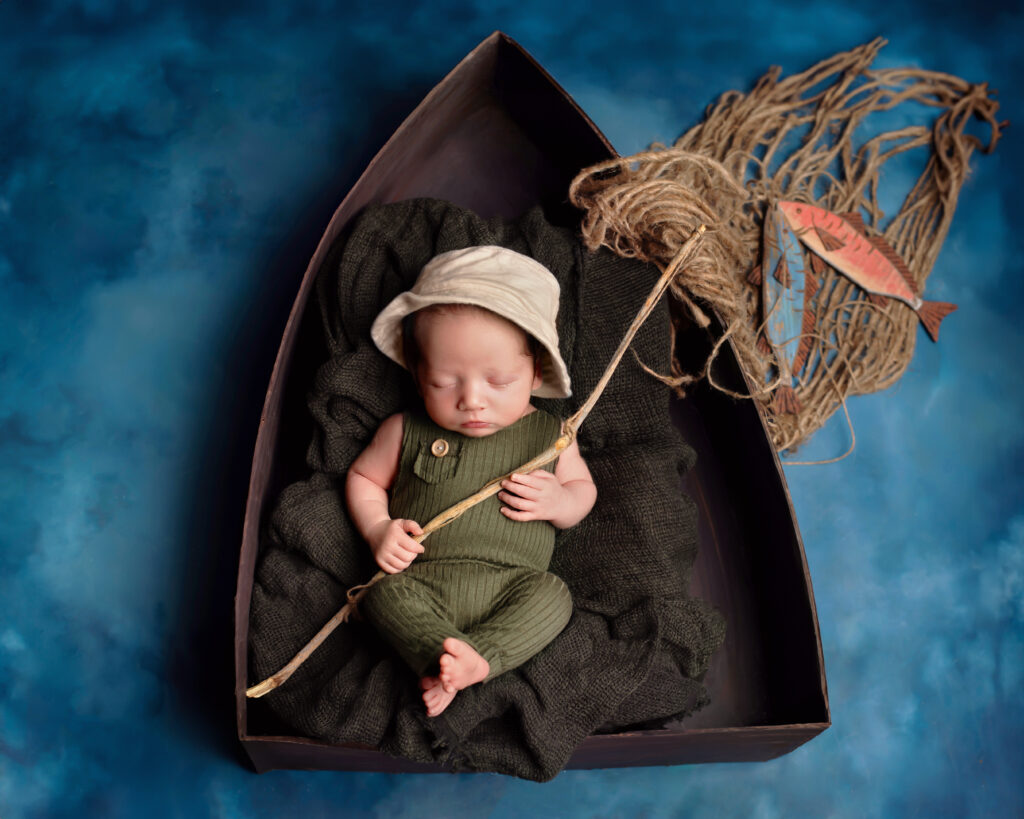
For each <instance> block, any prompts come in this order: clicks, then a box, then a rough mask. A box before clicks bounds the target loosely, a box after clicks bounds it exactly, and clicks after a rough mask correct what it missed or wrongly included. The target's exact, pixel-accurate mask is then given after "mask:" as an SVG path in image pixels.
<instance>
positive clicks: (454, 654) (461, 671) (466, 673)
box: [438, 637, 491, 696]
mask: <svg viewBox="0 0 1024 819" xmlns="http://www.w3.org/2000/svg"><path fill="white" fill-rule="evenodd" d="M443 645H444V651H445V653H444V654H442V655H441V659H440V660H439V661H438V662H439V664H440V666H441V674H440V679H441V685H442V687H443V688H444V690H445V691H447V692H448V693H450V694H451V695H452V696H455V692H456V691H461V690H462V689H463V688H468V687H469V686H471V685H473V684H474V683H478V682H482V681H483V680H485V679H486V678H487V675H488V674H489V673H490V671H491V666H490V665H489V664H488V662H487V660H485V659H484V658H483V657H481V656H480V655H479V654H478V653H477V651H476V649H475V648H473V646H471V645H470V644H469V643H466V642H463V641H462V640H458V639H456V638H455V637H449V638H448V639H446V640H445V641H444V644H443Z"/></svg>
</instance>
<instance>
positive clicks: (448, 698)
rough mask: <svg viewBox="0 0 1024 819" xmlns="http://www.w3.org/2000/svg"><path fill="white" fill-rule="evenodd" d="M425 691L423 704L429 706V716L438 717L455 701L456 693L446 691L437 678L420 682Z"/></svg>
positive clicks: (429, 678)
mask: <svg viewBox="0 0 1024 819" xmlns="http://www.w3.org/2000/svg"><path fill="white" fill-rule="evenodd" d="M420 688H422V689H423V704H424V705H426V706H427V716H428V717H436V716H437V715H438V714H440V713H441V712H442V711H444V709H445V708H447V707H448V706H449V705H451V702H452V700H453V699H455V693H456V692H455V691H452V692H448V691H446V690H445V688H444V686H443V685H442V684H441V681H440V680H439V679H438V678H437V677H424V678H423V679H422V680H420Z"/></svg>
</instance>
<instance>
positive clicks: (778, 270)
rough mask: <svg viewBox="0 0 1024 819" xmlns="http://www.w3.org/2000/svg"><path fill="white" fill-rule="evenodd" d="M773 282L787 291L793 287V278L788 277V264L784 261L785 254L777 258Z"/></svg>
mask: <svg viewBox="0 0 1024 819" xmlns="http://www.w3.org/2000/svg"><path fill="white" fill-rule="evenodd" d="M775 281H777V282H778V283H779V284H781V285H782V286H783V287H785V288H787V289H788V288H789V287H791V286H792V285H793V277H792V276H790V275H789V262H787V261H786V256H785V254H783V255H782V256H781V257H779V263H778V264H777V265H775Z"/></svg>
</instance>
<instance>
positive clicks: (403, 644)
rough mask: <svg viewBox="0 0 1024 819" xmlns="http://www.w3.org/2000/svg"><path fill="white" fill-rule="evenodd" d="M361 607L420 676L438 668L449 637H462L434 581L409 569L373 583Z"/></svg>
mask: <svg viewBox="0 0 1024 819" xmlns="http://www.w3.org/2000/svg"><path fill="white" fill-rule="evenodd" d="M359 609H360V611H361V612H362V614H363V616H364V617H365V618H366V619H367V620H368V621H369V622H370V623H372V624H373V625H374V627H375V628H376V629H377V632H378V633H379V634H380V635H381V636H382V637H383V638H384V639H385V640H387V641H388V642H389V643H390V644H391V645H392V646H393V647H394V649H395V651H397V652H398V654H399V655H400V656H401V657H402V659H403V660H405V662H406V663H408V665H409V667H410V668H412V670H413V671H414V672H415V673H416V674H417V675H418V676H420V677H422V676H424V675H425V674H427V672H428V671H432V670H433V669H435V668H436V667H437V659H438V657H439V656H440V655H441V652H442V650H443V643H444V640H445V638H446V637H450V636H452V635H453V634H457V635H459V636H462V632H461V631H459V630H458V629H457V628H456V627H455V624H454V622H453V618H452V616H451V615H450V613H449V611H448V607H447V606H446V605H445V602H444V600H442V599H441V597H440V595H438V594H437V593H436V592H435V591H434V589H433V588H432V584H431V583H430V582H429V581H428V582H423V581H422V580H421V579H420V578H419V577H417V576H416V573H415V572H412V571H410V569H406V570H405V571H404V572H400V573H399V574H391V575H388V576H387V577H384V578H382V579H381V580H379V581H378V582H377V583H374V585H373V586H371V587H370V589H369V590H368V591H367V593H366V596H365V597H364V598H363V599H362V601H360V603H359Z"/></svg>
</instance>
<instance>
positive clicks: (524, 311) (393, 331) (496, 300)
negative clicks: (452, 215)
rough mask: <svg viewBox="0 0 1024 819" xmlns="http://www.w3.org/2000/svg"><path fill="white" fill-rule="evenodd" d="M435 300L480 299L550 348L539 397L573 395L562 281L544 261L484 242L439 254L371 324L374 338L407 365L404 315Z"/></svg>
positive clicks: (468, 301)
mask: <svg viewBox="0 0 1024 819" xmlns="http://www.w3.org/2000/svg"><path fill="white" fill-rule="evenodd" d="M434 304H474V305H476V306H477V307H483V308H484V309H486V310H490V311H491V312H492V313H497V314H498V315H499V316H502V317H503V318H506V319H508V320H509V321H511V322H512V323H513V324H516V325H518V326H519V327H520V328H521V329H523V330H524V331H525V332H527V333H529V334H530V335H531V336H533V337H534V338H535V339H537V341H539V342H540V344H541V346H542V347H543V348H544V352H545V354H544V355H542V356H541V359H542V360H541V377H542V381H541V385H540V386H539V387H537V389H535V390H534V391H533V395H535V396H537V397H538V398H567V397H568V396H569V395H570V394H571V389H570V386H569V372H568V370H567V369H566V367H565V362H564V361H562V356H561V355H560V354H559V352H558V331H557V330H556V329H555V321H556V319H557V317H558V281H557V280H556V279H555V277H554V276H553V275H552V273H551V271H550V270H548V269H547V268H546V267H544V265H542V264H541V263H540V262H538V261H536V260H535V259H531V258H530V257H529V256H524V255H523V254H522V253H516V251H514V250H509V249H508V248H506V247H498V246H496V245H481V246H478V247H467V248H464V249H463V250H452V251H449V252H448V253H442V254H440V255H439V256H435V257H434V258H433V259H431V260H430V261H429V262H427V264H426V265H424V267H423V270H421V271H420V275H419V277H418V278H417V279H416V283H415V284H414V285H413V286H412V290H407V291H405V292H404V293H401V294H399V295H398V296H396V297H395V298H394V299H393V300H392V301H391V303H390V304H388V306H387V307H385V308H384V309H383V310H382V311H381V313H380V315H379V316H377V318H376V320H374V322H373V326H372V327H371V328H370V335H371V336H372V337H373V341H374V343H375V344H376V345H377V347H378V348H380V351H381V352H382V353H384V355H386V356H387V357H388V358H390V359H391V360H392V361H395V362H397V363H398V364H401V365H402V366H403V367H406V363H405V356H404V355H403V354H402V319H404V318H405V317H406V316H408V315H409V314H410V313H415V312H416V311H417V310H422V309H423V308H424V307H430V306H431V305H434Z"/></svg>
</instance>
